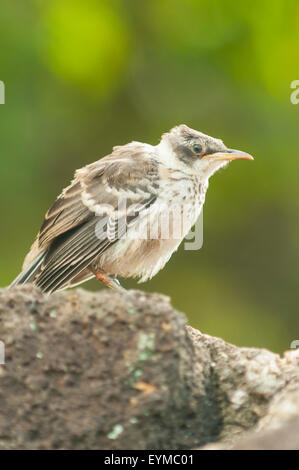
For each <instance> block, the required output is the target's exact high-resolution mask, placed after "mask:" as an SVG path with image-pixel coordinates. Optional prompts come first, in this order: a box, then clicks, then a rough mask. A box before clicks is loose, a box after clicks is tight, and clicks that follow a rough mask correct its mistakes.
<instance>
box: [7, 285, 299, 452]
mask: <svg viewBox="0 0 299 470" xmlns="http://www.w3.org/2000/svg"><path fill="white" fill-rule="evenodd" d="M0 340H1V341H3V342H4V344H5V364H4V365H1V366H0V448H1V449H83V448H85V449H184V448H196V447H199V446H203V445H205V444H208V443H211V442H215V441H219V440H220V441H221V444H209V445H210V446H214V448H227V447H232V446H236V445H237V443H238V442H242V441H241V440H244V439H246V431H247V430H251V433H250V435H249V437H248V439H251V441H250V442H252V437H251V435H252V433H254V439H256V438H258V436H259V435H264V433H265V432H270V436H271V432H275V433H279V432H280V429H281V432H282V433H284V434H285V428H286V426H287V423H290V422H291V423H292V424H291V425H292V426H293V427H294V426H296V424H294V423H296V422H297V421H296V419H298V417H299V391H298V384H299V372H298V370H299V368H298V365H299V351H298V350H293V351H289V352H287V353H286V354H285V356H284V357H283V358H281V357H280V356H278V355H277V354H274V353H271V352H269V351H267V350H260V349H251V348H237V347H235V346H232V345H230V344H228V343H225V342H224V341H222V340H221V339H218V338H213V337H211V336H208V335H203V334H201V333H200V332H199V331H197V330H194V329H192V328H191V327H189V326H186V318H185V317H184V315H183V314H181V313H179V312H177V311H175V310H174V309H173V308H172V307H171V305H170V302H169V299H168V298H166V297H165V296H162V295H158V294H146V293H142V292H139V291H128V292H126V293H125V294H122V293H118V292H112V291H110V290H102V291H100V292H98V293H92V292H86V291H84V290H81V289H78V290H70V291H65V292H61V293H57V294H53V295H51V296H46V295H44V294H42V293H41V292H40V291H39V290H38V289H37V288H35V287H33V286H30V285H25V286H20V287H16V288H14V289H12V290H1V291H0ZM267 436H268V434H267ZM275 436H277V434H275ZM240 438H241V440H239V439H240ZM270 439H271V438H270ZM297 440H298V434H297ZM274 441H275V442H278V441H277V437H273V442H274ZM248 445H249V444H248ZM250 445H253V444H250ZM256 445H257V444H256ZM292 445H295V444H294V443H293V444H292ZM217 446H218V447H217ZM206 448H207V446H206Z"/></svg>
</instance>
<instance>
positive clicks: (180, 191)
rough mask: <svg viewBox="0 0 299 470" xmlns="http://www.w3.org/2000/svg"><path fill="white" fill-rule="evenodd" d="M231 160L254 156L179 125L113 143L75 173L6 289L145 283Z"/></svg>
mask: <svg viewBox="0 0 299 470" xmlns="http://www.w3.org/2000/svg"><path fill="white" fill-rule="evenodd" d="M237 159H243V160H253V157H252V156H251V155H250V154H248V153H246V152H243V151H240V150H235V149H231V148H228V147H226V145H225V144H224V143H223V141H222V140H220V139H216V138H213V137H210V136H209V135H207V134H204V133H202V132H200V131H197V130H194V129H191V128H190V127H188V126H187V125H185V124H181V125H178V126H175V127H173V128H172V129H171V130H170V131H169V132H166V133H164V134H162V137H161V139H160V142H159V143H158V144H157V145H150V144H146V143H141V142H136V141H133V142H131V143H129V144H126V145H122V146H116V147H113V150H112V152H111V153H110V154H109V155H107V156H105V157H103V158H100V159H99V160H97V161H95V162H94V163H91V164H88V165H86V166H85V167H83V168H81V169H79V170H77V171H76V172H75V175H74V179H73V180H72V182H71V184H70V185H69V186H68V187H66V188H65V189H63V191H62V193H61V194H60V196H59V197H58V198H57V199H56V201H55V202H54V204H53V205H52V206H51V207H50V209H49V210H48V212H47V213H46V215H45V218H44V221H43V224H42V226H41V228H40V231H39V232H38V235H37V237H36V240H35V242H34V243H33V245H32V247H31V249H30V251H29V253H28V254H27V256H26V258H25V261H24V264H23V268H22V271H21V273H20V274H19V275H18V276H17V278H16V279H15V280H14V281H13V282H12V284H11V285H10V286H9V287H13V286H15V285H18V284H25V283H33V284H35V285H36V286H39V287H40V289H41V290H42V291H43V292H45V293H48V294H51V293H53V292H55V291H60V290H63V289H66V288H69V287H74V286H76V285H78V284H81V283H82V282H85V281H87V280H89V279H91V278H93V277H96V278H97V279H98V280H99V281H100V282H101V283H103V284H105V285H106V286H108V287H110V288H114V289H119V290H122V286H121V284H120V282H119V280H118V277H122V278H138V279H139V282H145V281H148V280H149V279H151V278H152V277H153V276H155V275H156V274H157V273H158V272H159V271H160V270H161V269H162V268H163V267H164V266H165V264H166V263H167V261H168V260H169V259H170V257H171V255H172V254H173V253H174V252H175V251H176V250H177V249H178V247H179V245H180V243H181V242H182V240H183V239H184V238H185V237H186V235H187V234H188V233H189V231H190V229H191V228H192V226H193V225H194V224H195V223H196V220H197V219H198V217H199V215H200V212H201V210H202V207H203V205H204V202H205V195H206V191H207V189H208V184H209V178H210V177H211V176H212V175H213V174H214V173H215V172H216V171H218V170H219V169H220V168H223V167H225V166H226V165H227V164H228V163H229V162H230V161H232V160H237ZM165 220H166V222H165ZM182 220H183V222H182ZM163 221H164V222H163Z"/></svg>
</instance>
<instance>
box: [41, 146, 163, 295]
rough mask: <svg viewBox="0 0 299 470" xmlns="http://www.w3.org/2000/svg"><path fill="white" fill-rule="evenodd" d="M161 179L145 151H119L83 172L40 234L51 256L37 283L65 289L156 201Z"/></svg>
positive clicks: (56, 205) (66, 192)
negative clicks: (158, 180) (158, 177)
mask: <svg viewBox="0 0 299 470" xmlns="http://www.w3.org/2000/svg"><path fill="white" fill-rule="evenodd" d="M126 147H129V146H126ZM124 148H125V147H124ZM157 174H158V164H157V163H156V162H155V160H154V159H152V158H150V157H149V156H148V155H147V154H145V153H144V151H143V152H142V150H140V151H139V153H138V152H137V153H136V150H135V153H134V155H132V154H131V155H130V154H129V151H128V150H127V153H124V151H122V152H120V151H115V154H112V155H111V156H109V157H105V158H104V159H102V160H99V161H98V162H96V163H93V164H91V165H88V166H87V167H85V168H83V169H81V170H79V171H77V173H76V177H75V179H74V181H73V183H72V184H71V185H70V186H69V187H68V188H66V189H65V190H64V191H63V192H62V194H61V196H60V197H59V198H58V199H57V200H56V202H55V203H54V205H53V206H52V207H51V208H50V210H49V211H48V213H47V215H46V218H45V221H44V223H43V225H42V228H41V231H40V233H39V235H38V246H39V250H47V255H46V257H45V260H44V262H43V265H42V266H41V272H40V274H39V275H38V277H37V279H36V281H35V282H36V284H37V285H39V286H40V287H41V288H42V289H43V290H45V291H49V292H52V291H53V290H57V289H59V288H62V287H63V286H65V285H66V284H67V283H68V282H69V281H70V280H71V279H72V278H74V277H75V276H76V275H78V274H79V273H80V272H81V271H82V270H83V269H85V268H86V267H87V266H89V265H90V264H91V263H92V261H93V260H94V259H95V257H96V256H98V255H99V254H101V253H103V252H104V251H105V250H106V249H107V248H108V247H109V246H111V245H112V244H113V243H115V241H117V240H118V239H119V238H120V237H121V236H122V235H123V234H124V233H125V231H126V227H127V226H128V224H130V223H133V222H134V221H135V220H136V219H137V218H138V217H140V216H141V215H142V214H144V213H145V211H146V210H147V209H148V208H149V207H150V206H151V204H152V203H153V202H154V201H155V200H156V194H157V188H158V185H157ZM99 230H100V233H99Z"/></svg>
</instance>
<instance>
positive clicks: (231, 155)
mask: <svg viewBox="0 0 299 470" xmlns="http://www.w3.org/2000/svg"><path fill="white" fill-rule="evenodd" d="M202 158H203V159H204V158H211V159H213V160H254V158H253V156H252V155H250V154H249V153H246V152H242V150H235V149H228V150H227V151H225V152H216V153H212V154H208V155H205V156H204V157H202Z"/></svg>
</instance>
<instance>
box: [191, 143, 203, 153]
mask: <svg viewBox="0 0 299 470" xmlns="http://www.w3.org/2000/svg"><path fill="white" fill-rule="evenodd" d="M192 150H193V152H194V153H201V152H202V146H201V145H200V144H194V145H193V146H192Z"/></svg>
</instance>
